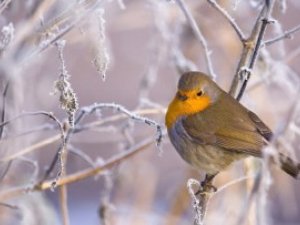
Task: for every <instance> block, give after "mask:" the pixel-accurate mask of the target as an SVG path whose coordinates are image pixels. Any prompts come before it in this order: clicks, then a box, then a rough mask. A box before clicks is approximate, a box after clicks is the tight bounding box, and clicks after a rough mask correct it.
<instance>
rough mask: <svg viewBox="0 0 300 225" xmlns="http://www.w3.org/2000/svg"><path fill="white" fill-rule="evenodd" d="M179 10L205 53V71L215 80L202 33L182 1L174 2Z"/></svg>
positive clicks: (209, 53) (208, 51)
mask: <svg viewBox="0 0 300 225" xmlns="http://www.w3.org/2000/svg"><path fill="white" fill-rule="evenodd" d="M176 2H177V4H178V6H179V8H180V9H181V11H182V12H183V14H184V16H185V17H186V20H187V21H188V23H189V24H190V26H191V28H192V30H193V32H194V34H195V35H196V38H197V39H198V41H199V42H200V43H201V45H202V47H203V49H204V52H205V60H206V66H207V70H208V73H209V75H210V76H211V77H212V79H214V80H215V79H216V74H215V72H214V70H213V66H212V62H211V59H210V55H211V52H210V50H209V49H208V46H207V42H206V40H205V38H204V36H203V34H202V32H201V31H200V29H199V27H198V25H197V23H196V21H195V19H194V17H193V16H192V14H191V12H190V11H189V9H188V7H187V5H186V4H185V2H184V0H176Z"/></svg>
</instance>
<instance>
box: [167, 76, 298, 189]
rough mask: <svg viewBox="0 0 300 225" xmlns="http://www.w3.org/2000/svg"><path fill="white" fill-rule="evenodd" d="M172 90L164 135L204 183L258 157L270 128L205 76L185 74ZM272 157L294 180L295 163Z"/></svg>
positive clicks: (265, 143) (296, 170) (266, 140)
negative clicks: (199, 171) (249, 158)
mask: <svg viewBox="0 0 300 225" xmlns="http://www.w3.org/2000/svg"><path fill="white" fill-rule="evenodd" d="M177 89H178V90H177V93H176V95H175V97H174V98H173V100H172V101H171V103H170V104H169V106H168V109H167V112H166V116H165V125H166V127H167V131H168V136H169V138H170V141H171V143H172V144H173V146H174V148H175V149H176V150H177V152H178V153H179V155H180V156H181V157H182V158H183V159H184V160H185V161H186V162H187V163H188V164H190V165H192V166H193V167H194V168H196V169H198V170H201V171H204V172H205V173H206V176H205V180H204V181H203V182H204V183H211V182H212V180H213V178H214V177H215V176H216V175H217V174H218V173H219V172H220V171H223V170H225V169H226V168H227V167H228V166H229V165H231V164H232V163H233V162H235V161H238V160H242V159H245V158H246V157H248V156H254V157H257V158H262V157H263V148H264V147H265V146H266V145H268V143H270V141H271V139H272V137H273V133H272V131H271V129H270V128H269V127H268V126H267V125H266V124H265V123H264V122H263V121H262V120H261V119H260V118H259V117H258V116H257V115H256V114H255V113H253V112H252V111H250V110H249V109H247V108H246V107H244V106H243V105H242V104H241V103H240V102H239V101H237V100H236V99H235V98H233V97H232V96H231V95H230V94H228V93H227V92H225V91H224V90H222V89H221V88H220V87H219V86H218V85H217V84H216V83H215V82H214V81H213V80H211V79H210V77H209V76H208V75H206V74H204V73H202V72H198V71H190V72H185V73H184V74H182V75H181V77H180V79H179V81H178V86H177ZM278 159H279V160H278V161H279V162H280V163H279V164H280V166H281V168H282V170H283V171H285V172H286V173H287V174H289V175H291V176H292V177H294V178H297V177H298V176H299V171H300V164H299V163H297V162H296V161H295V160H293V159H291V158H290V157H288V156H285V155H284V154H282V153H279V154H278ZM273 161H274V162H275V159H273Z"/></svg>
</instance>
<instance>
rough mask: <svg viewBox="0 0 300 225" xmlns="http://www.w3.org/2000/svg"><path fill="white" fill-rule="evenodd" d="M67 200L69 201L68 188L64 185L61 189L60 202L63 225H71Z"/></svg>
mask: <svg viewBox="0 0 300 225" xmlns="http://www.w3.org/2000/svg"><path fill="white" fill-rule="evenodd" d="M67 200H68V194H67V186H66V185H62V186H61V187H60V188H59V202H60V208H61V213H62V221H63V225H69V224H70V219H69V209H68V204H67Z"/></svg>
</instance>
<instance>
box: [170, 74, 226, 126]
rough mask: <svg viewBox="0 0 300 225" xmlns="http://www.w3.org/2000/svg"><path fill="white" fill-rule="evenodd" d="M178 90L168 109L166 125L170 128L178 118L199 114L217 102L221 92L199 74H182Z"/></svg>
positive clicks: (214, 84) (208, 79)
mask: <svg viewBox="0 0 300 225" xmlns="http://www.w3.org/2000/svg"><path fill="white" fill-rule="evenodd" d="M177 88H178V90H177V93H176V95H175V97H174V99H173V101H172V102H171V103H170V105H169V107H168V111H167V114H166V125H167V127H168V128H170V127H171V126H172V125H173V124H174V123H175V122H176V120H177V119H178V118H179V117H180V116H188V115H192V114H195V113H199V112H201V111H203V110H205V109H206V108H207V107H209V106H210V105H211V104H213V103H214V102H215V101H217V99H218V97H219V95H220V93H221V92H222V90H221V89H220V88H219V87H218V86H217V84H216V83H215V82H214V81H212V80H211V79H210V78H209V76H207V75H205V74H203V73H201V72H187V73H184V74H183V75H182V76H181V77H180V79H179V82H178V86H177Z"/></svg>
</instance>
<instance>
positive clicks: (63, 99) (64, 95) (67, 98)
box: [54, 41, 78, 127]
mask: <svg viewBox="0 0 300 225" xmlns="http://www.w3.org/2000/svg"><path fill="white" fill-rule="evenodd" d="M56 46H57V48H58V52H59V59H60V61H61V72H60V75H59V78H58V80H56V81H55V83H54V87H55V92H54V93H57V92H59V94H60V97H59V101H60V106H61V108H62V109H63V110H65V111H66V113H67V115H68V121H69V125H70V126H71V127H73V126H74V116H75V113H76V111H77V109H78V101H77V97H76V93H75V92H74V91H73V88H72V87H71V83H70V82H69V79H70V74H69V73H68V71H67V70H66V65H65V61H64V58H63V49H64V46H65V41H57V42H56Z"/></svg>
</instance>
